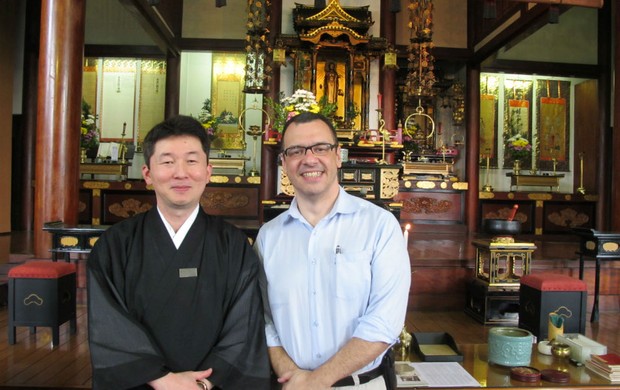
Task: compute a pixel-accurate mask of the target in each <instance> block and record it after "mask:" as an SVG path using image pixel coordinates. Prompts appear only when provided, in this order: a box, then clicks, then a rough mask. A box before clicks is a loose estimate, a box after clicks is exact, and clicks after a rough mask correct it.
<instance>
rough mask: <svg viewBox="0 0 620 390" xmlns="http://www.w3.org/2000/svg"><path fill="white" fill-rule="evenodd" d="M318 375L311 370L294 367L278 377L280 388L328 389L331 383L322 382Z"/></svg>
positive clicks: (294, 389) (296, 389)
mask: <svg viewBox="0 0 620 390" xmlns="http://www.w3.org/2000/svg"><path fill="white" fill-rule="evenodd" d="M321 379H323V378H320V377H319V376H318V375H316V374H314V372H312V371H308V370H302V369H296V370H293V371H287V372H285V373H284V374H283V375H282V376H280V377H279V378H278V382H279V383H282V390H328V389H330V388H331V384H329V383H322V382H321Z"/></svg>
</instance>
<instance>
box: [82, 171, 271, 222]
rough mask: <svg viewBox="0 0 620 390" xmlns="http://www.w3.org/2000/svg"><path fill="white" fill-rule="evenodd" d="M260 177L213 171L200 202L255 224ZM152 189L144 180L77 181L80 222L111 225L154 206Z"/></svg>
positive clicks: (211, 209)
mask: <svg viewBox="0 0 620 390" xmlns="http://www.w3.org/2000/svg"><path fill="white" fill-rule="evenodd" d="M259 185H260V177H246V176H232V175H231V176H226V175H220V176H218V175H214V176H212V177H211V182H210V183H209V184H208V185H207V187H206V188H205V191H204V193H203V195H202V199H201V200H200V204H201V206H202V207H203V208H204V210H205V211H206V212H207V213H209V214H211V215H219V216H222V217H225V218H226V219H228V220H230V221H231V222H233V223H235V224H236V225H238V226H240V227H242V228H248V227H250V228H252V229H255V228H258V223H257V221H258V211H259ZM155 204H156V199H155V192H154V191H153V190H152V189H151V188H149V187H148V186H147V185H146V183H144V181H141V180H126V181H94V180H83V181H81V182H80V200H79V205H78V207H79V223H81V224H92V225H112V224H114V223H116V222H119V221H122V220H123V219H125V218H129V217H131V216H133V215H135V214H139V213H142V212H144V211H147V210H149V209H150V208H151V207H153V206H155Z"/></svg>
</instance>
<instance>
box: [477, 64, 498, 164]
mask: <svg viewBox="0 0 620 390" xmlns="http://www.w3.org/2000/svg"><path fill="white" fill-rule="evenodd" d="M498 85H499V80H498V79H497V78H496V77H492V76H484V77H482V78H481V80H480V149H479V150H480V157H481V158H482V159H483V160H486V158H487V157H489V166H493V167H497V103H498V99H499V96H498V95H499V90H498V89H499V88H498Z"/></svg>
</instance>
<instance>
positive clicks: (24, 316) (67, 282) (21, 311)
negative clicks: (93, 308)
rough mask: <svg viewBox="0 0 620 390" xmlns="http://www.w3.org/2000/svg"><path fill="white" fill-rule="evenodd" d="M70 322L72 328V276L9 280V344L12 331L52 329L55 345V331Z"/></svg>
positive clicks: (73, 296)
mask: <svg viewBox="0 0 620 390" xmlns="http://www.w3.org/2000/svg"><path fill="white" fill-rule="evenodd" d="M67 321H70V322H71V324H70V325H71V333H75V328H76V322H75V321H76V274H75V272H73V273H70V274H68V275H64V276H61V277H59V278H53V279H44V278H23V277H18V278H9V324H8V325H9V344H14V343H15V327H17V326H28V327H33V328H36V327H38V326H44V327H51V328H52V340H53V341H52V344H53V345H57V344H58V339H59V332H58V328H59V326H60V325H61V324H63V323H65V322H67Z"/></svg>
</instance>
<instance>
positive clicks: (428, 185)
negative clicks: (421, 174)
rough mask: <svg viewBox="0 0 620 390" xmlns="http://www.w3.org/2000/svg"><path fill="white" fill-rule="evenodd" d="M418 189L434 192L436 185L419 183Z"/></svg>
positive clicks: (425, 182)
mask: <svg viewBox="0 0 620 390" xmlns="http://www.w3.org/2000/svg"><path fill="white" fill-rule="evenodd" d="M415 186H416V187H418V188H423V189H425V190H432V189H434V188H435V183H433V182H432V181H426V180H425V181H419V182H417V183H416V184H415Z"/></svg>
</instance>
